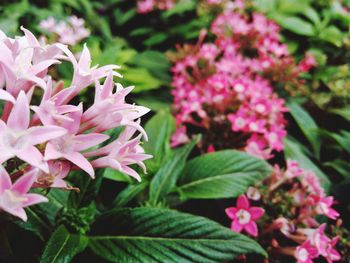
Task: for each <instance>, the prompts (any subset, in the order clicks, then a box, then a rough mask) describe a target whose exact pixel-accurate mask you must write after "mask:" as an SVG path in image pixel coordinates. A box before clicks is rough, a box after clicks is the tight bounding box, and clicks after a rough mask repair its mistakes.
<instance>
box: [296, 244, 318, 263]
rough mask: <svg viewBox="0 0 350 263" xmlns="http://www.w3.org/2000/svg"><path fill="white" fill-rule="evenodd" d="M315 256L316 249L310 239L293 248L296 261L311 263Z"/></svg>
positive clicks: (316, 254)
mask: <svg viewBox="0 0 350 263" xmlns="http://www.w3.org/2000/svg"><path fill="white" fill-rule="evenodd" d="M317 256H318V253H317V249H316V248H314V247H313V246H312V245H311V243H310V241H305V242H304V243H303V244H302V245H300V246H298V247H297V248H296V250H295V258H296V259H297V260H298V263H313V259H314V258H316V257H317Z"/></svg>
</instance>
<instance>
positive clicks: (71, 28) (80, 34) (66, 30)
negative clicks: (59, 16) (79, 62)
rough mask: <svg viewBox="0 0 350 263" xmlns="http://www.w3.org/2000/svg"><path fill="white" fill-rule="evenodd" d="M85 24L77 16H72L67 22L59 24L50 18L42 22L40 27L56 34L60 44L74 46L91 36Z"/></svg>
mask: <svg viewBox="0 0 350 263" xmlns="http://www.w3.org/2000/svg"><path fill="white" fill-rule="evenodd" d="M84 23H85V21H84V19H82V18H78V17H76V16H70V17H68V20H67V21H59V22H57V21H56V20H55V19H54V18H53V17H52V16H50V17H48V18H47V19H45V20H42V21H41V22H40V24H39V26H40V28H42V29H44V30H46V31H48V32H50V33H53V34H55V35H56V36H57V37H58V41H59V42H60V43H62V44H66V45H72V46H73V45H76V44H77V43H79V42H80V41H81V40H83V39H84V38H87V37H88V36H89V35H90V31H89V30H88V29H87V28H85V27H84Z"/></svg>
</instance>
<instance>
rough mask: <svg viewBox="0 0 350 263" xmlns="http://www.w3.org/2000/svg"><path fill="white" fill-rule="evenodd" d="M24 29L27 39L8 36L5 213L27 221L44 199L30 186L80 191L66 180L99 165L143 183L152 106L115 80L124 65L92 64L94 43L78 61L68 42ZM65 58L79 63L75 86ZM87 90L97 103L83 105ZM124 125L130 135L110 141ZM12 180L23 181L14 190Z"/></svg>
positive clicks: (4, 58)
mask: <svg viewBox="0 0 350 263" xmlns="http://www.w3.org/2000/svg"><path fill="white" fill-rule="evenodd" d="M48 22H49V21H48ZM70 23H71V24H72V25H73V26H75V27H79V26H81V25H82V23H83V21H82V20H79V19H78V18H71V19H70ZM47 26H48V25H47ZM21 29H22V31H23V32H24V36H22V37H16V38H14V39H11V38H8V37H7V36H6V35H5V34H4V33H3V32H1V31H0V100H1V101H2V104H1V107H2V109H1V110H0V112H1V114H0V165H1V167H3V171H2V172H1V173H2V174H4V175H2V178H0V179H3V180H2V183H3V187H2V188H1V189H4V190H3V191H2V190H1V191H0V210H1V211H6V212H8V213H11V214H14V215H16V216H18V217H20V218H21V219H23V220H25V219H26V217H25V212H24V210H23V207H26V206H28V205H31V204H34V203H37V202H39V201H40V200H43V199H40V198H39V199H37V200H36V199H35V200H34V199H33V200H34V201H33V200H32V199H30V198H32V197H31V196H30V195H29V194H28V195H29V196H27V192H28V191H29V190H30V188H34V187H35V188H39V189H40V188H50V187H55V188H62V189H73V188H74V185H72V186H70V185H69V184H67V182H66V181H65V178H66V177H67V176H68V174H69V172H70V171H71V170H80V171H81V172H86V173H87V174H89V175H90V176H91V177H94V174H95V169H96V168H100V167H112V168H113V169H116V170H119V171H120V172H123V173H125V174H128V175H130V176H133V177H134V178H136V179H137V180H141V176H140V175H139V174H138V172H136V171H135V170H134V169H132V168H130V166H131V165H133V164H137V165H138V166H140V167H141V168H142V169H143V170H144V173H146V168H145V165H144V163H143V161H144V160H146V159H148V158H150V157H151V156H150V155H148V154H145V153H144V150H143V148H142V147H141V143H142V142H141V138H143V139H144V140H147V134H146V132H145V130H144V129H143V128H142V126H141V125H140V120H139V119H140V118H141V117H142V116H143V115H145V114H146V113H147V112H148V111H149V109H147V108H145V107H142V106H138V105H135V104H129V103H127V100H126V96H127V95H128V94H129V93H130V91H131V90H132V87H128V88H124V87H123V86H122V85H121V84H120V83H115V81H114V77H116V76H117V77H121V75H120V74H119V73H118V72H116V69H118V68H119V66H117V65H106V66H102V67H99V66H98V65H95V66H91V60H92V59H91V54H90V51H89V49H88V47H87V46H86V45H84V48H83V50H82V53H81V56H80V58H79V60H78V61H77V60H76V58H75V57H74V55H73V53H72V52H71V51H70V50H69V48H68V47H67V46H65V45H63V44H62V43H55V44H42V43H40V41H38V40H37V39H36V37H35V36H34V35H33V34H32V33H31V32H30V31H29V30H27V29H25V28H23V27H22V28H21ZM62 61H68V63H71V64H72V66H73V74H72V80H71V81H69V83H70V85H69V86H65V85H64V82H63V81H61V80H60V79H59V78H57V76H59V74H58V72H55V71H56V70H57V69H56V66H57V65H59V64H60V63H61V62H62ZM49 67H52V68H51V70H50V71H49V70H48V68H49ZM51 72H53V73H54V74H51ZM101 83H103V84H101ZM37 88H40V89H41V90H40V92H36V89H37ZM87 88H90V89H92V92H93V91H94V92H95V101H94V103H93V104H92V105H83V103H82V102H80V103H79V97H78V96H79V93H80V92H81V91H82V90H84V89H87ZM41 94H42V97H41V98H40V97H39V98H38V96H39V95H41ZM38 102H39V104H38ZM117 128H118V129H122V130H123V132H122V133H121V134H120V135H119V137H118V136H113V137H112V138H110V136H108V135H107V134H113V133H114V132H117V131H118V129H117ZM107 140H109V141H108V144H107V145H104V146H103V147H102V146H101V144H102V143H105V142H106V141H107ZM34 171H35V173H34ZM24 172H27V173H25V174H23V173H24ZM34 175H35V176H34ZM10 178H11V179H16V182H15V183H14V185H13V186H12V183H11V179H10ZM23 182H27V183H26V184H25V187H24V186H23V187H24V188H20V186H21V185H24V183H23ZM18 187H19V188H18ZM45 200H46V199H45Z"/></svg>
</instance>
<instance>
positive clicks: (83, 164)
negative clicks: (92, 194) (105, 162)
mask: <svg viewBox="0 0 350 263" xmlns="http://www.w3.org/2000/svg"><path fill="white" fill-rule="evenodd" d="M63 157H64V158H66V159H67V160H68V161H71V162H72V163H74V164H75V165H76V166H79V167H80V168H81V169H83V170H84V171H85V172H87V173H88V174H89V175H90V176H91V177H92V178H94V177H95V171H94V168H92V165H91V164H90V162H89V161H88V160H87V159H86V158H85V157H84V156H83V155H82V154H81V153H78V152H70V153H64V154H63Z"/></svg>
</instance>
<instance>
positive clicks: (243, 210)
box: [225, 195, 265, 237]
mask: <svg viewBox="0 0 350 263" xmlns="http://www.w3.org/2000/svg"><path fill="white" fill-rule="evenodd" d="M225 212H226V215H227V216H228V217H229V218H230V219H232V220H233V221H232V224H231V229H232V230H233V231H235V232H238V233H240V232H241V231H242V230H245V231H246V232H247V233H248V234H249V235H251V236H254V237H256V236H257V235H258V227H257V225H256V223H255V221H256V220H258V219H259V218H260V217H262V216H263V214H264V213H265V210H264V209H263V208H261V207H255V206H253V207H251V206H250V204H249V200H248V199H247V197H246V196H245V195H241V196H239V197H238V199H237V203H236V207H229V208H226V210H225Z"/></svg>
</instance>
